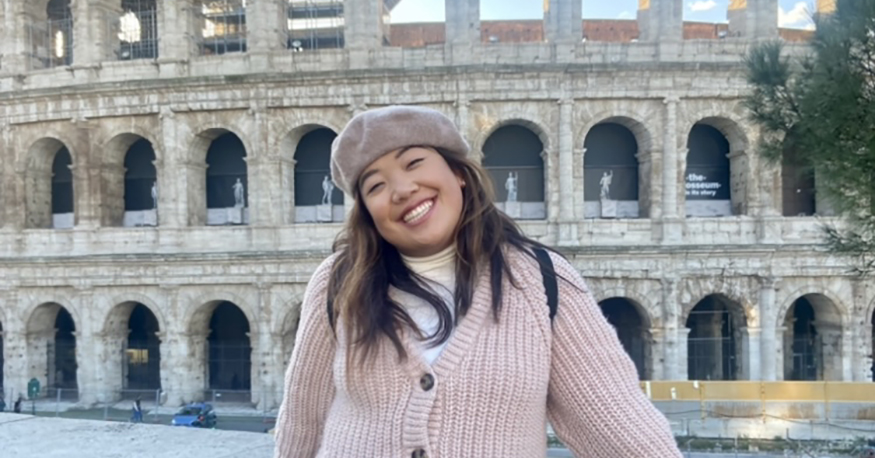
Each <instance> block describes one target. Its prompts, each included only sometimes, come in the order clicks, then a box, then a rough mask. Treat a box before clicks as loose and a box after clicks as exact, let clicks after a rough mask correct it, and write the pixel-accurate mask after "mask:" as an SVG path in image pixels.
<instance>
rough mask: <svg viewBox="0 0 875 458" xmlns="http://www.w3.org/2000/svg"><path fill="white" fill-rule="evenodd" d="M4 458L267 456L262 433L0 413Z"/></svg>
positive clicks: (268, 444)
mask: <svg viewBox="0 0 875 458" xmlns="http://www.w3.org/2000/svg"><path fill="white" fill-rule="evenodd" d="M0 444H2V452H0V456H2V457H3V458H36V457H39V458H129V457H133V456H142V457H150V458H180V457H184V456H197V457H213V458H269V457H270V456H271V453H272V451H273V438H272V437H271V436H270V435H268V434H264V433H260V434H256V433H248V432H238V431H217V430H199V429H192V428H174V427H170V426H163V425H149V424H132V423H122V422H107V421H95V420H66V419H58V418H46V417H33V416H30V415H16V414H9V413H0Z"/></svg>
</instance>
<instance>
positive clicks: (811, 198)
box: [781, 147, 817, 216]
mask: <svg viewBox="0 0 875 458" xmlns="http://www.w3.org/2000/svg"><path fill="white" fill-rule="evenodd" d="M815 189H816V188H815V181H814V167H812V166H811V165H808V164H806V163H805V162H804V161H803V160H802V159H801V158H799V156H798V155H797V154H794V153H793V149H792V147H789V148H787V149H786V150H785V151H784V155H783V157H782V162H781V197H782V198H781V201H782V214H783V215H784V216H812V215H814V214H815V213H816V212H817V199H816V194H815Z"/></svg>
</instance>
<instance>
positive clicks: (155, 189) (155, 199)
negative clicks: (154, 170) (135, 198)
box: [152, 181, 158, 210]
mask: <svg viewBox="0 0 875 458" xmlns="http://www.w3.org/2000/svg"><path fill="white" fill-rule="evenodd" d="M152 209H153V210H158V182H157V181H153V182H152Z"/></svg>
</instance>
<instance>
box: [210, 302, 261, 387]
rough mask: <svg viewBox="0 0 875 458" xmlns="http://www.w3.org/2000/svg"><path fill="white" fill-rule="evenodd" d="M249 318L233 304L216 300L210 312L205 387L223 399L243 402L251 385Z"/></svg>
mask: <svg viewBox="0 0 875 458" xmlns="http://www.w3.org/2000/svg"><path fill="white" fill-rule="evenodd" d="M249 330H250V328H249V320H248V319H247V318H246V315H245V314H244V313H243V311H242V310H240V308H239V307H237V305H235V304H233V303H231V302H220V303H218V304H217V305H216V306H215V309H214V310H213V312H212V315H211V316H210V321H209V337H208V338H207V345H208V353H207V355H208V356H207V367H208V369H207V375H208V382H207V387H208V388H209V390H210V393H209V396H211V397H212V398H213V399H216V393H217V392H219V394H221V395H222V397H221V399H222V400H226V401H231V400H238V401H241V402H247V401H249V399H250V395H249V390H250V389H251V386H252V382H251V380H252V378H251V359H250V358H251V354H252V347H251V344H250V340H249Z"/></svg>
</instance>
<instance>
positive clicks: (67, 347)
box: [25, 301, 83, 399]
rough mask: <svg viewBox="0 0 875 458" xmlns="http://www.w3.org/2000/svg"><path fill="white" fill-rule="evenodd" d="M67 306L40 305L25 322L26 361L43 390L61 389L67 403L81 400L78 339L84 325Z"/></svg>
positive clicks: (49, 302)
mask: <svg viewBox="0 0 875 458" xmlns="http://www.w3.org/2000/svg"><path fill="white" fill-rule="evenodd" d="M62 303H66V302H54V301H47V302H40V303H39V304H38V305H36V306H35V307H33V308H31V309H30V310H29V313H28V314H27V319H26V320H25V340H26V341H27V350H26V352H27V360H28V364H29V365H30V367H31V370H32V371H33V373H34V376H35V377H36V378H37V380H39V382H40V386H42V387H45V388H46V391H45V392H46V393H47V392H48V390H50V389H61V390H62V397H64V398H65V399H77V398H78V371H79V366H78V358H77V354H76V338H77V334H78V333H79V332H81V326H82V324H83V323H82V321H81V320H79V317H78V316H76V312H75V309H74V308H71V307H67V306H64V305H61V304H62Z"/></svg>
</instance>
